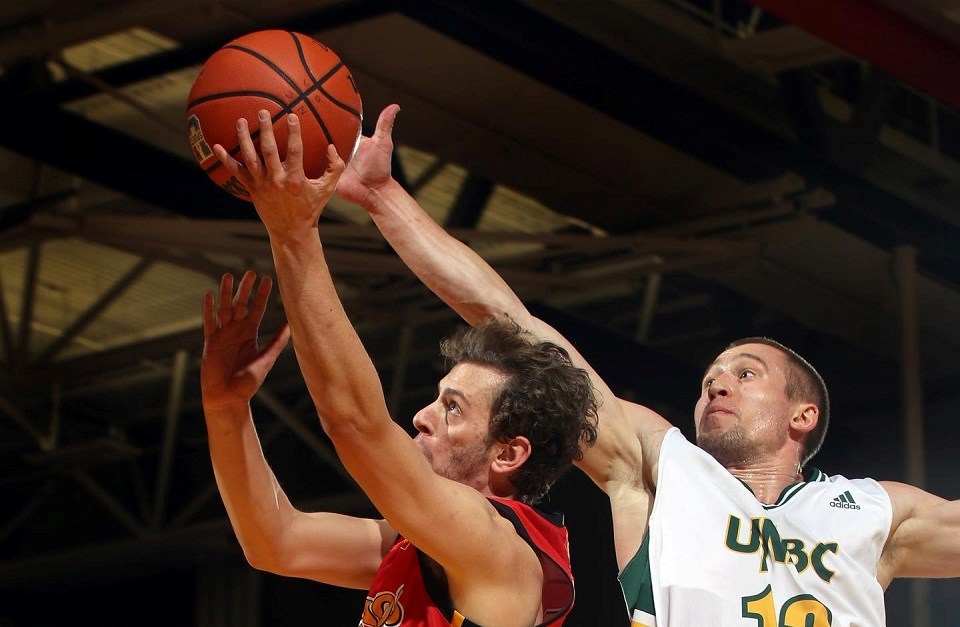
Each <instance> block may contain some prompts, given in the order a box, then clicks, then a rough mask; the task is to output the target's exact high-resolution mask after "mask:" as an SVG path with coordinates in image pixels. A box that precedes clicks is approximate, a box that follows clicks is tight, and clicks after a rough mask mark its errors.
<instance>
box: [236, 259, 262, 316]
mask: <svg viewBox="0 0 960 627" xmlns="http://www.w3.org/2000/svg"><path fill="white" fill-rule="evenodd" d="M256 280H257V273H256V272H254V271H253V270H247V271H246V272H244V273H243V278H241V279H240V285H238V286H237V293H236V294H234V296H233V318H234V320H241V319H243V318H244V317H246V315H247V301H248V300H250V293H251V292H252V291H253V284H254V283H255V282H256Z"/></svg>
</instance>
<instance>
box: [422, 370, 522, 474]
mask: <svg viewBox="0 0 960 627" xmlns="http://www.w3.org/2000/svg"><path fill="white" fill-rule="evenodd" d="M506 381H507V375H505V374H504V373H502V372H500V371H499V370H496V369H494V368H491V367H489V366H481V365H478V364H473V363H466V362H465V363H460V364H457V365H456V366H454V367H453V369H452V370H451V371H450V372H449V373H447V376H445V377H444V378H443V379H442V380H441V381H440V384H439V385H438V392H439V394H438V396H437V400H435V401H434V402H433V403H431V404H429V405H427V406H426V407H424V408H423V409H421V410H420V411H419V412H417V415H416V416H414V418H413V425H414V426H415V427H416V428H417V430H418V431H419V432H420V433H418V434H417V436H416V437H415V438H414V441H415V442H416V443H417V445H418V446H419V447H420V450H421V451H423V454H424V455H425V456H426V458H427V460H428V461H429V462H430V465H431V466H432V467H433V470H434V472H436V473H437V474H438V475H440V476H442V477H446V478H447V479H451V480H453V481H457V482H459V483H463V484H465V485H469V486H473V487H475V488H477V489H478V490H482V489H484V488H486V487H487V481H488V471H489V468H490V463H491V462H492V461H493V458H494V453H493V452H492V449H491V445H492V443H491V442H489V441H488V437H487V436H488V434H489V429H490V415H491V408H492V405H493V401H494V398H495V397H496V395H497V393H499V391H500V389H501V388H502V387H503V385H504V383H506Z"/></svg>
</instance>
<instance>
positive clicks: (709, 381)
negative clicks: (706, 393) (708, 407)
mask: <svg viewBox="0 0 960 627" xmlns="http://www.w3.org/2000/svg"><path fill="white" fill-rule="evenodd" d="M711 385H713V379H704V380H703V389H707V388H709V387H710V386H711Z"/></svg>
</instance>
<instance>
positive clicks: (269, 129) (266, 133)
mask: <svg viewBox="0 0 960 627" xmlns="http://www.w3.org/2000/svg"><path fill="white" fill-rule="evenodd" d="M257 121H258V123H259V126H260V153H261V154H262V155H263V164H264V165H265V166H266V168H267V174H268V175H270V176H276V175H277V174H279V173H280V172H282V171H283V166H282V164H281V163H280V151H279V149H278V148H277V138H276V136H275V135H274V134H273V122H272V121H271V120H270V113H269V112H268V111H267V110H266V109H262V110H261V111H260V113H259V114H258V115H257Z"/></svg>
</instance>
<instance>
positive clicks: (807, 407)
mask: <svg viewBox="0 0 960 627" xmlns="http://www.w3.org/2000/svg"><path fill="white" fill-rule="evenodd" d="M818 422H820V408H819V407H817V406H816V405H814V404H813V403H804V404H803V405H800V406H799V407H798V411H797V412H796V413H795V414H794V415H793V418H791V419H790V428H791V429H793V430H795V431H799V432H800V433H810V432H811V431H813V429H814V428H815V427H816V426H817V423H818Z"/></svg>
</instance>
